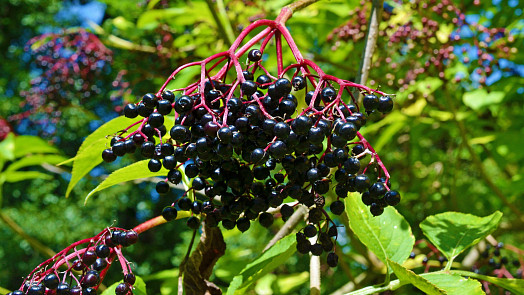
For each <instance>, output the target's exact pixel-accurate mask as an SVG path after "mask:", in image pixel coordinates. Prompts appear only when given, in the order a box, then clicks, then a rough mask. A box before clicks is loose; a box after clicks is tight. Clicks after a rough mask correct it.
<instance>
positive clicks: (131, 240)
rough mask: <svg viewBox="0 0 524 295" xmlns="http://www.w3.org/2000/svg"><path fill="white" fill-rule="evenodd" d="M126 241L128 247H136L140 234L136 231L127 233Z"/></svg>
mask: <svg viewBox="0 0 524 295" xmlns="http://www.w3.org/2000/svg"><path fill="white" fill-rule="evenodd" d="M124 239H125V244H126V245H134V244H136V242H138V233H137V232H136V231H134V230H130V231H127V232H126V234H125V238H124Z"/></svg>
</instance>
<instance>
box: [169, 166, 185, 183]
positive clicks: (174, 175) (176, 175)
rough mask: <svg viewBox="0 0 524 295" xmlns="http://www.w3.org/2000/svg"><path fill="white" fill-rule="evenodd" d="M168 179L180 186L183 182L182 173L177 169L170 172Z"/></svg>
mask: <svg viewBox="0 0 524 295" xmlns="http://www.w3.org/2000/svg"><path fill="white" fill-rule="evenodd" d="M167 179H168V180H169V182H171V183H173V184H179V183H180V182H181V181H182V173H181V172H180V171H178V170H176V169H173V170H170V171H169V172H168V173H167Z"/></svg>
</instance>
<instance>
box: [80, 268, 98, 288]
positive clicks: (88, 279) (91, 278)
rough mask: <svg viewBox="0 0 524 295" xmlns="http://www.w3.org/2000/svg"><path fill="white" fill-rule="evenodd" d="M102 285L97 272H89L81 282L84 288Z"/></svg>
mask: <svg viewBox="0 0 524 295" xmlns="http://www.w3.org/2000/svg"><path fill="white" fill-rule="evenodd" d="M98 283H100V275H99V274H98V272H96V271H89V272H87V273H86V274H85V275H84V277H83V278H82V281H81V282H80V284H81V286H82V287H83V288H89V287H94V286H96V285H98Z"/></svg>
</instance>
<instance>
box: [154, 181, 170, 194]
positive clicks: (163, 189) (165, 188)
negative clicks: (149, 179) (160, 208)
mask: <svg viewBox="0 0 524 295" xmlns="http://www.w3.org/2000/svg"><path fill="white" fill-rule="evenodd" d="M155 190H156V192H157V193H159V194H161V195H163V194H167V193H168V192H169V184H168V183H167V182H165V181H159V182H158V183H157V184H156V187H155Z"/></svg>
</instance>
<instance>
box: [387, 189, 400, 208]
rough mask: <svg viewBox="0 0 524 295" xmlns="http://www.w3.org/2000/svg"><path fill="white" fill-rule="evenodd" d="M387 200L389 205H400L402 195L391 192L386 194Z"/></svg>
mask: <svg viewBox="0 0 524 295" xmlns="http://www.w3.org/2000/svg"><path fill="white" fill-rule="evenodd" d="M385 199H386V203H387V204H388V205H390V206H396V205H398V203H400V194H399V192H397V191H393V190H391V191H389V192H387V193H386V196H385Z"/></svg>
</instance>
